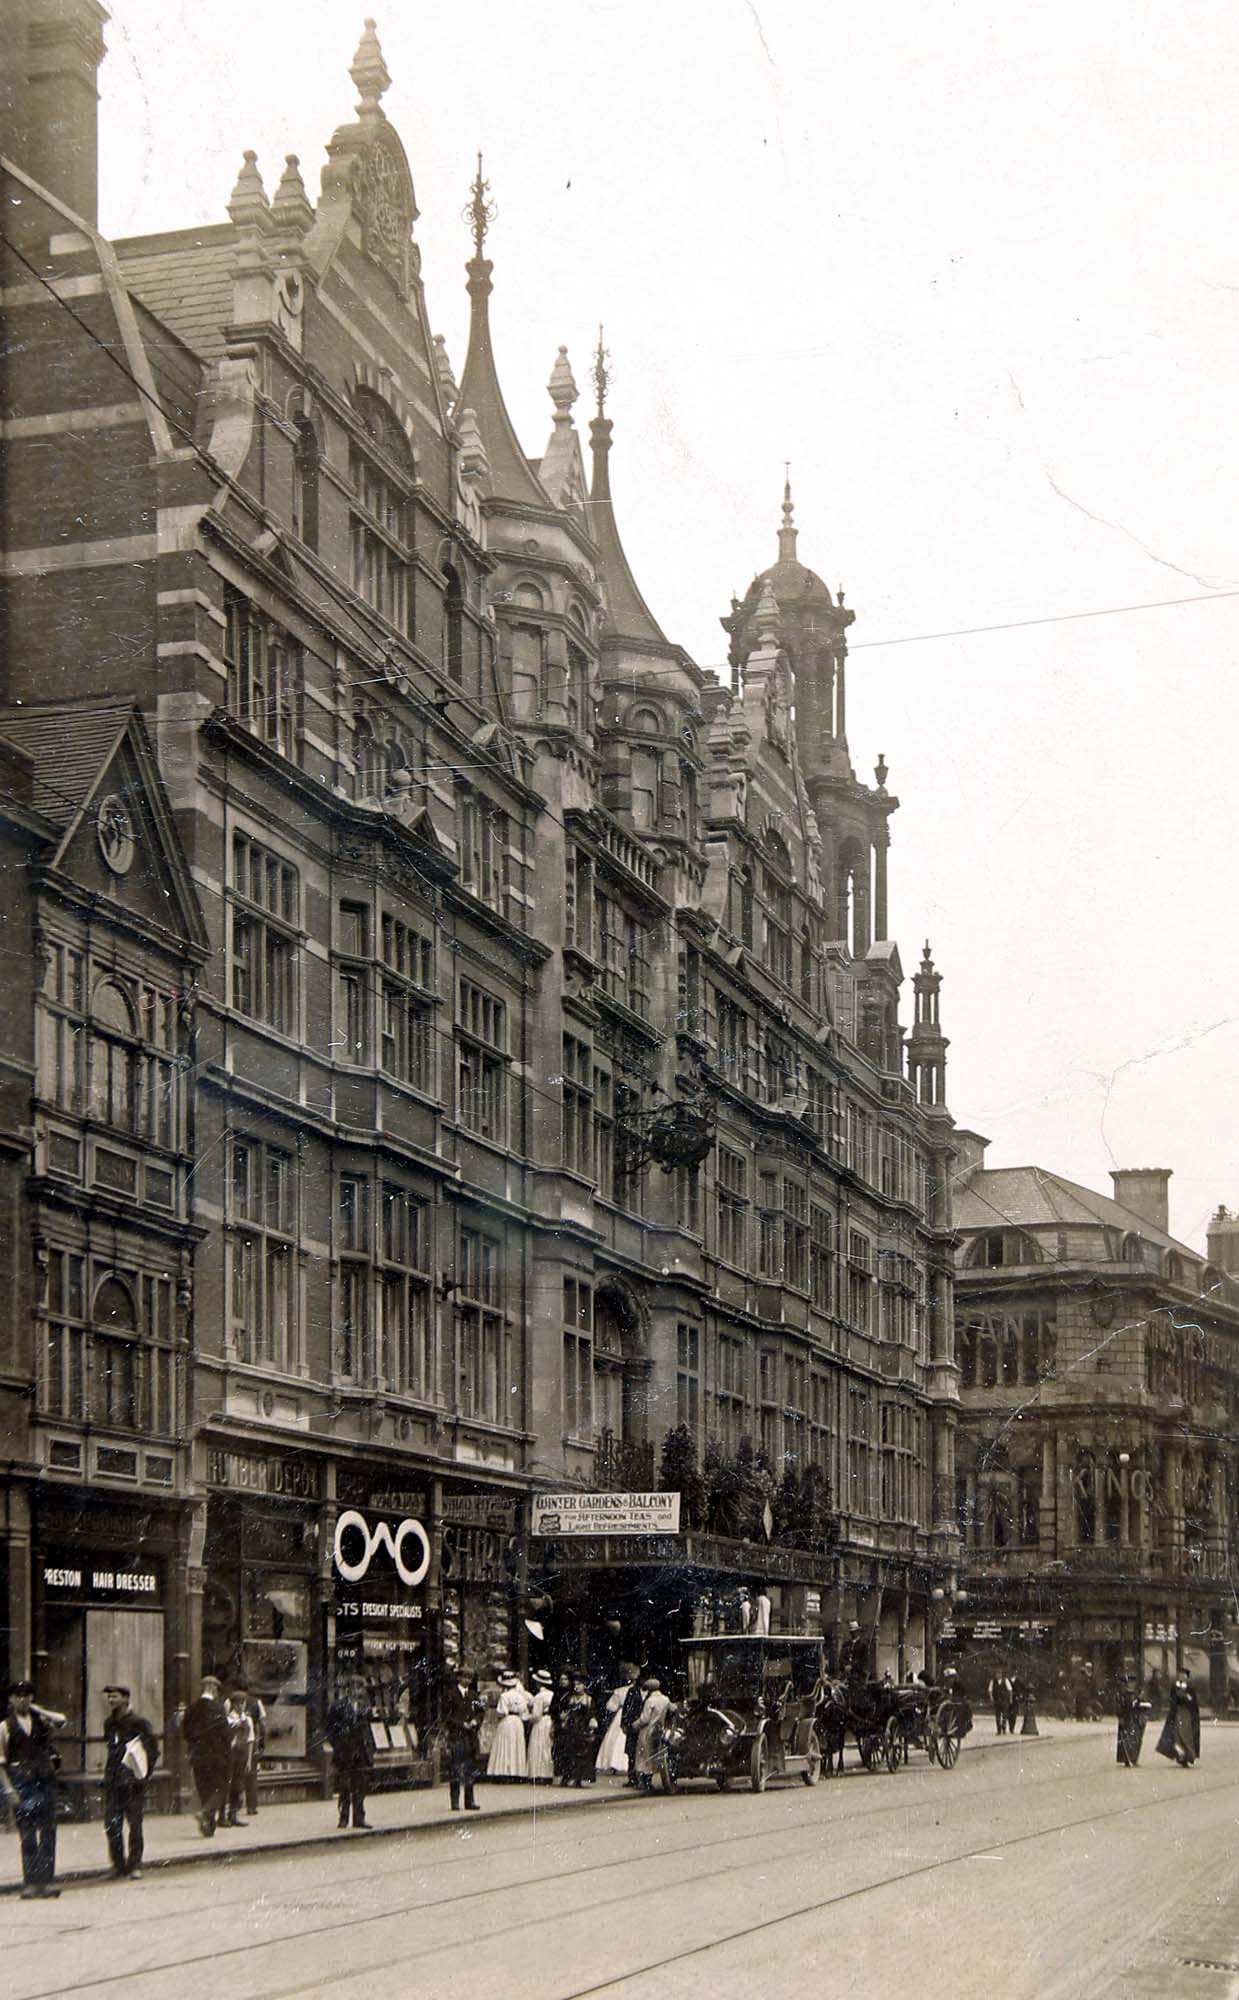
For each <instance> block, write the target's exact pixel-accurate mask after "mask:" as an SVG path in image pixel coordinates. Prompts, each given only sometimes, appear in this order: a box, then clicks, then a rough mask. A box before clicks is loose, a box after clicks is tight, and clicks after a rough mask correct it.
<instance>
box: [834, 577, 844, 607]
mask: <svg viewBox="0 0 1239 2000" xmlns="http://www.w3.org/2000/svg"><path fill="white" fill-rule="evenodd" d="M835 603H836V604H837V605H838V606H839V609H840V610H841V611H842V609H843V585H842V584H840V585H839V588H838V590H837V591H836V592H835Z"/></svg>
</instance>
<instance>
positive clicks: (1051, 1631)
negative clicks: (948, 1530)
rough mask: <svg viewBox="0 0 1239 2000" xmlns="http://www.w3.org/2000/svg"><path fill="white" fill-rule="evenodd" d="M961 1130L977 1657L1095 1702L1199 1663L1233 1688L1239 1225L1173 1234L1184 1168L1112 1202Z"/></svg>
mask: <svg viewBox="0 0 1239 2000" xmlns="http://www.w3.org/2000/svg"><path fill="white" fill-rule="evenodd" d="M957 1139H958V1142H959V1147H960V1173H959V1179H958V1181H957V1185H956V1195H955V1208H956V1224H957V1227H958V1230H959V1253H958V1269H957V1273H956V1286H957V1302H958V1314H959V1321H958V1350H959V1364H960V1403H961V1407H960V1438H959V1452H958V1469H957V1478H958V1485H959V1495H958V1498H959V1517H960V1528H961V1534H962V1536H963V1547H962V1552H961V1563H962V1566H963V1571H964V1577H965V1581H966V1584H967V1609H966V1614H965V1613H964V1612H962V1611H961V1613H960V1615H959V1616H958V1618H957V1620H956V1621H955V1631H956V1638H957V1644H958V1647H959V1650H960V1651H961V1652H962V1653H963V1654H964V1655H965V1657H971V1658H972V1659H973V1660H974V1661H975V1662H976V1664H977V1671H978V1672H979V1673H980V1674H981V1676H982V1677H984V1674H985V1671H986V1669H987V1666H988V1664H989V1662H990V1661H991V1660H992V1659H994V1658H997V1657H1004V1656H1005V1657H1006V1658H1007V1660H1008V1662H1010V1661H1011V1660H1012V1659H1015V1660H1018V1661H1019V1662H1020V1663H1021V1664H1022V1665H1023V1666H1024V1667H1025V1668H1031V1670H1032V1672H1033V1673H1034V1676H1035V1677H1036V1678H1037V1679H1038V1680H1039V1681H1040V1682H1041V1684H1042V1686H1043V1688H1047V1687H1048V1686H1049V1685H1051V1684H1054V1683H1059V1682H1060V1681H1061V1682H1062V1683H1063V1684H1064V1685H1065V1686H1066V1687H1067V1689H1068V1691H1069V1692H1071V1693H1072V1694H1075V1695H1078V1694H1079V1693H1080V1692H1081V1691H1084V1690H1086V1689H1087V1687H1088V1686H1089V1685H1090V1684H1091V1685H1092V1686H1093V1687H1095V1688H1096V1689H1097V1690H1099V1691H1100V1690H1101V1689H1102V1688H1103V1687H1104V1685H1105V1683H1106V1682H1107V1680H1109V1679H1111V1678H1112V1677H1113V1676H1114V1675H1115V1674H1117V1673H1119V1672H1121V1671H1123V1669H1124V1668H1125V1667H1127V1668H1135V1667H1136V1665H1137V1663H1142V1664H1141V1669H1140V1670H1141V1671H1142V1673H1144V1674H1145V1675H1149V1674H1152V1673H1154V1672H1156V1673H1157V1674H1158V1675H1159V1676H1160V1677H1161V1678H1162V1680H1163V1683H1164V1681H1165V1679H1166V1676H1167V1675H1173V1672H1174V1670H1175V1668H1176V1667H1177V1666H1180V1665H1183V1664H1184V1663H1186V1664H1187V1665H1188V1666H1189V1667H1191V1668H1192V1669H1193V1671H1194V1672H1195V1674H1196V1675H1197V1677H1198V1679H1199V1681H1200V1683H1201V1684H1202V1685H1208V1684H1209V1683H1210V1681H1211V1682H1212V1688H1213V1694H1214V1697H1215V1699H1219V1700H1222V1699H1225V1698H1226V1693H1227V1686H1228V1683H1229V1682H1232V1681H1233V1680H1234V1678H1235V1676H1236V1673H1237V1672H1239V1661H1237V1660H1236V1656H1235V1650H1234V1648H1235V1640H1236V1636H1237V1633H1236V1623H1235V1616H1234V1580H1235V1566H1234V1564H1235V1559H1234V1546H1235V1522H1236V1518H1237V1516H1236V1508H1237V1506H1239V1454H1237V1453H1236V1448H1235V1424H1236V1417H1237V1415H1239V1284H1236V1282H1235V1280H1234V1278H1233V1277H1232V1276H1230V1275H1228V1270H1229V1269H1231V1268H1233V1263H1234V1256H1233V1251H1234V1244H1233V1236H1234V1225H1233V1223H1232V1222H1231V1221H1230V1218H1228V1217H1227V1216H1226V1214H1225V1211H1222V1212H1221V1215H1220V1217H1219V1218H1217V1219H1215V1221H1214V1223H1213V1225H1212V1227H1211V1230H1210V1237H1209V1254H1208V1256H1207V1257H1201V1256H1200V1254H1199V1253H1198V1252H1196V1251H1193V1250H1190V1249H1189V1248H1188V1247H1187V1246H1186V1245H1185V1244H1182V1243H1178V1242H1176V1241H1175V1240H1174V1238H1173V1237H1172V1236H1171V1235H1170V1234H1169V1227H1168V1223H1169V1216H1168V1205H1167V1189H1168V1183H1169V1180H1170V1175H1169V1173H1167V1172H1164V1171H1160V1170H1159V1171H1153V1170H1133V1171H1131V1172H1119V1173H1115V1174H1114V1175H1113V1177H1112V1178H1113V1181H1114V1194H1113V1198H1111V1197H1110V1196H1105V1195H1100V1194H1097V1193H1095V1192H1094V1191H1093V1190H1092V1189H1091V1188H1082V1187H1078V1186H1076V1185H1075V1184H1074V1183H1073V1182H1071V1181H1066V1180H1064V1179H1063V1178H1062V1176H1061V1175H1058V1174H1054V1173H1051V1172H1049V1171H1048V1170H1046V1169H1043V1168H1040V1167H1012V1168H997V1169H995V1168H987V1167H986V1166H985V1164H984V1154H985V1147H986V1141H985V1140H983V1139H978V1138H977V1137H976V1135H975V1134H972V1133H965V1132H961V1133H958V1134H957Z"/></svg>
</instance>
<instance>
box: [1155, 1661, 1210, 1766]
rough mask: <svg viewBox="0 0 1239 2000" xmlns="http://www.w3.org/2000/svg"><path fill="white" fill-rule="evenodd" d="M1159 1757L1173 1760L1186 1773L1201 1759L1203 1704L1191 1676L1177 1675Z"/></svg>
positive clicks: (1172, 1689)
mask: <svg viewBox="0 0 1239 2000" xmlns="http://www.w3.org/2000/svg"><path fill="white" fill-rule="evenodd" d="M1157 1754H1158V1756H1159V1757H1169V1758H1170V1759H1172V1760H1173V1762H1174V1763H1176V1764H1178V1765H1179V1766H1180V1768H1181V1769H1182V1770H1187V1768H1188V1766H1189V1765H1191V1764H1194V1763H1195V1762H1196V1759H1197V1758H1198V1757H1199V1755H1200V1703H1199V1702H1198V1701H1197V1699H1196V1693H1195V1689H1194V1688H1193V1687H1192V1677H1191V1675H1190V1674H1189V1673H1187V1672H1184V1673H1181V1674H1178V1675H1176V1677H1175V1684H1174V1686H1173V1687H1172V1688H1171V1690H1170V1700H1169V1706H1168V1707H1167V1710H1166V1720H1165V1722H1164V1723H1163V1724H1162V1733H1161V1735H1160V1736H1159V1737H1158V1739H1157Z"/></svg>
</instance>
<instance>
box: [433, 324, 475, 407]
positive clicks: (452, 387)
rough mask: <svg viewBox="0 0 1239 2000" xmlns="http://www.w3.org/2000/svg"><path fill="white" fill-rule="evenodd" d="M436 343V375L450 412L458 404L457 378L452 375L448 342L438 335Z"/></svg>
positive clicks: (445, 405)
mask: <svg viewBox="0 0 1239 2000" xmlns="http://www.w3.org/2000/svg"><path fill="white" fill-rule="evenodd" d="M434 341H435V352H434V363H435V373H436V374H437V375H438V377H439V388H440V389H441V390H442V392H443V407H444V409H447V410H450V409H452V408H453V406H454V405H455V402H456V377H455V376H454V375H453V373H452V364H451V361H450V360H449V358H448V352H447V342H446V340H445V339H444V338H443V335H442V334H441V333H436V335H435V337H434ZM469 414H470V415H471V416H472V414H473V412H472V411H470V413H469ZM475 421H476V419H475Z"/></svg>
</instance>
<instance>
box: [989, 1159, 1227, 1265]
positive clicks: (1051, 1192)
mask: <svg viewBox="0 0 1239 2000" xmlns="http://www.w3.org/2000/svg"><path fill="white" fill-rule="evenodd" d="M954 1210H955V1227H956V1229H958V1230H968V1229H997V1228H999V1227H1000V1226H1001V1224H1002V1223H1003V1222H1004V1221H1005V1222H1007V1223H1009V1224H1010V1225H1011V1227H1012V1228H1013V1229H1036V1228H1039V1227H1040V1228H1053V1227H1054V1226H1055V1225H1058V1226H1060V1227H1061V1226H1062V1225H1064V1224H1067V1225H1072V1224H1074V1225H1075V1226H1076V1227H1077V1228H1082V1227H1083V1228H1087V1227H1092V1228H1108V1229H1120V1230H1122V1231H1123V1232H1124V1234H1126V1233H1127V1232H1128V1231H1129V1230H1130V1231H1134V1232H1135V1233H1136V1234H1137V1235H1140V1236H1143V1237H1144V1238H1145V1240H1146V1242H1149V1243H1157V1244H1160V1245H1161V1247H1162V1248H1163V1249H1165V1250H1178V1251H1179V1252H1180V1253H1181V1254H1182V1255H1183V1256H1185V1257H1191V1258H1193V1259H1195V1260H1197V1261H1199V1260H1200V1252H1199V1250H1193V1249H1192V1248H1191V1247H1190V1245H1188V1244H1186V1243H1180V1242H1179V1241H1178V1240H1177V1238H1176V1237H1173V1236H1167V1235H1166V1234H1165V1233H1164V1231H1162V1230H1160V1229H1156V1228H1154V1226H1153V1224H1152V1223H1151V1222H1146V1221H1145V1219H1144V1217H1143V1216H1142V1215H1137V1214H1136V1212H1135V1210H1134V1209H1130V1208H1124V1207H1123V1206H1122V1204H1121V1203H1119V1202H1117V1201H1113V1200H1111V1198H1110V1196H1109V1195H1105V1194H1098V1193H1097V1192H1096V1191H1095V1190H1094V1189H1093V1188H1086V1187H1080V1186H1078V1185H1077V1183H1076V1182H1075V1181H1068V1180H1064V1179H1063V1177H1062V1175H1061V1174H1052V1173H1050V1172H1049V1171H1048V1169H1047V1168H1045V1167H981V1168H978V1169H976V1170H975V1171H974V1172H973V1173H971V1174H969V1175H967V1177H966V1178H964V1179H962V1180H960V1181H959V1182H958V1183H957V1185H956V1189H955V1198H954Z"/></svg>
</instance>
